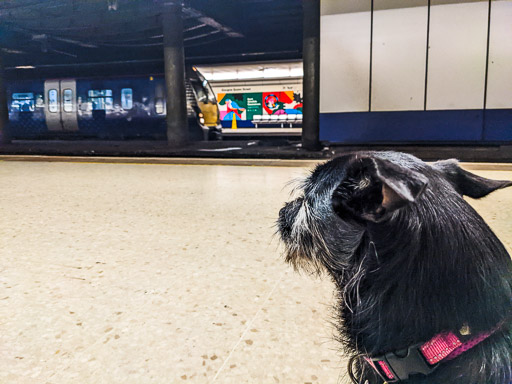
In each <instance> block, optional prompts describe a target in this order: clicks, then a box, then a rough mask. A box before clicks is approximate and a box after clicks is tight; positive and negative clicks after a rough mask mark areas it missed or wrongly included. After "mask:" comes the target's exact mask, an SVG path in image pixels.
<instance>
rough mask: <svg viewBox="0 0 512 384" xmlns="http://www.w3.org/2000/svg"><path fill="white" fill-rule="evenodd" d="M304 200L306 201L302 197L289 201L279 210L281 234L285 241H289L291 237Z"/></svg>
mask: <svg viewBox="0 0 512 384" xmlns="http://www.w3.org/2000/svg"><path fill="white" fill-rule="evenodd" d="M303 200H304V199H303V198H302V197H301V198H298V199H296V200H293V201H289V202H287V203H286V204H285V205H284V206H283V208H281V209H280V210H279V220H278V225H279V232H280V234H281V237H282V238H283V239H287V238H288V237H289V235H290V233H291V228H292V226H293V223H294V222H295V218H296V217H297V214H298V212H299V210H300V207H301V205H302V201H303Z"/></svg>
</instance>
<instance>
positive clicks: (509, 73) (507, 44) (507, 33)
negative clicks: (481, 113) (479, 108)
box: [487, 0, 512, 108]
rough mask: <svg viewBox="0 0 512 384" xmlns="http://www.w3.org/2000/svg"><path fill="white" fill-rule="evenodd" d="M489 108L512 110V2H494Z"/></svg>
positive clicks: (488, 89) (488, 81)
mask: <svg viewBox="0 0 512 384" xmlns="http://www.w3.org/2000/svg"><path fill="white" fill-rule="evenodd" d="M491 10H492V12H491V36H490V41H489V73H488V78H487V108H512V1H510V0H507V1H493V2H492V7H491Z"/></svg>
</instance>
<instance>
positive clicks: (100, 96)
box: [87, 89, 114, 111]
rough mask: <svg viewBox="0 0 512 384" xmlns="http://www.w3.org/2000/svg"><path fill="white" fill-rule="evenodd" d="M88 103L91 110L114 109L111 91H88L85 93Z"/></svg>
mask: <svg viewBox="0 0 512 384" xmlns="http://www.w3.org/2000/svg"><path fill="white" fill-rule="evenodd" d="M87 96H88V101H89V102H90V103H91V105H92V110H93V111H96V110H105V109H112V108H113V107H114V99H113V98H112V90H111V89H102V90H97V89H89V92H87Z"/></svg>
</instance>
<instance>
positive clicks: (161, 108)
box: [155, 97, 164, 115]
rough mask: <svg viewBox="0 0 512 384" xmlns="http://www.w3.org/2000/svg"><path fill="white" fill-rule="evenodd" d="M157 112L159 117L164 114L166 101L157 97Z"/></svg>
mask: <svg viewBox="0 0 512 384" xmlns="http://www.w3.org/2000/svg"><path fill="white" fill-rule="evenodd" d="M155 112H156V113H158V114H159V115H162V114H163V113H164V99H162V98H161V97H157V98H156V100H155Z"/></svg>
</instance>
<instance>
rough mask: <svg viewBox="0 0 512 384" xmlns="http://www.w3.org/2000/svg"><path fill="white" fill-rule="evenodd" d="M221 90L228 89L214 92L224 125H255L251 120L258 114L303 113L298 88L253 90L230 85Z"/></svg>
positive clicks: (226, 126) (244, 126) (242, 126)
mask: <svg viewBox="0 0 512 384" xmlns="http://www.w3.org/2000/svg"><path fill="white" fill-rule="evenodd" d="M288 88H291V87H288ZM221 91H227V92H217V101H218V103H219V111H220V120H221V123H222V126H223V127H224V128H230V127H240V128H248V127H254V123H253V120H254V116H257V115H291V114H295V115H296V114H302V95H301V92H300V91H297V90H285V91H271V90H269V91H261V92H254V91H253V90H252V89H251V88H249V87H245V88H244V87H240V88H235V87H233V88H227V89H221ZM233 124H234V125H233Z"/></svg>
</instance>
